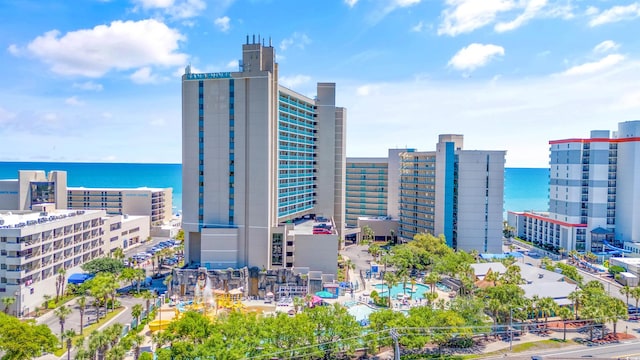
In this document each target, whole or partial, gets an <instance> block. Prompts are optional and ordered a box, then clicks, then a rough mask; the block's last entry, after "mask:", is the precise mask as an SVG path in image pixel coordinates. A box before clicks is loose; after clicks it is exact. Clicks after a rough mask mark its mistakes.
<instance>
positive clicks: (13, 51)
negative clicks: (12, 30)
mask: <svg viewBox="0 0 640 360" xmlns="http://www.w3.org/2000/svg"><path fill="white" fill-rule="evenodd" d="M7 51H8V52H9V53H10V54H11V55H13V56H18V55H20V49H19V48H18V46H17V45H16V44H11V45H9V47H8V48H7Z"/></svg>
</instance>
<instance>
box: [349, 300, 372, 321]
mask: <svg viewBox="0 0 640 360" xmlns="http://www.w3.org/2000/svg"><path fill="white" fill-rule="evenodd" d="M347 312H348V313H349V314H350V315H351V316H353V317H354V318H355V319H356V321H357V322H359V323H360V324H364V322H368V321H369V315H371V314H372V313H374V312H376V310H375V309H372V308H370V307H368V306H367V305H363V304H358V305H352V306H350V307H348V308H347Z"/></svg>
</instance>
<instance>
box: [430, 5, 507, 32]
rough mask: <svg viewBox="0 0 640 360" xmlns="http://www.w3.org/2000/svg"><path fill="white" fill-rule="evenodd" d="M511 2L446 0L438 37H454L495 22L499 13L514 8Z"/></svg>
mask: <svg viewBox="0 0 640 360" xmlns="http://www.w3.org/2000/svg"><path fill="white" fill-rule="evenodd" d="M515 6H516V5H515V3H514V2H513V1H512V0H482V1H478V0H446V8H445V9H444V10H443V11H442V17H443V20H442V23H441V24H440V27H439V28H438V35H450V36H456V35H459V34H464V33H468V32H471V31H473V30H475V29H478V28H481V27H483V26H486V25H488V24H490V23H492V22H494V21H495V19H496V16H497V14H498V13H500V12H504V11H509V10H512V9H513V8H514V7H515Z"/></svg>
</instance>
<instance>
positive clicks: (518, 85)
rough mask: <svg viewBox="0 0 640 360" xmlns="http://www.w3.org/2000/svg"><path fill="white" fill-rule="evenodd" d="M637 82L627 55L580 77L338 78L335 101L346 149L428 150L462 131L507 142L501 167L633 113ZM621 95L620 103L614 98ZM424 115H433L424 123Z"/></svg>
mask: <svg viewBox="0 0 640 360" xmlns="http://www.w3.org/2000/svg"><path fill="white" fill-rule="evenodd" d="M639 82H640V63H639V62H631V61H628V62H625V63H624V64H622V66H620V67H616V68H615V69H610V70H609V71H605V72H602V73H598V74H593V75H591V76H588V75H587V76H584V77H581V78H579V79H577V78H576V79H574V78H567V77H564V76H537V77H536V76H533V77H530V76H528V77H526V78H513V77H509V76H502V77H501V78H500V79H499V81H493V80H491V81H490V80H489V79H486V78H484V77H483V78H482V79H481V78H480V77H478V78H468V79H465V80H464V81H462V80H461V81H448V80H447V81H438V80H429V79H424V78H423V79H418V80H417V79H413V78H412V79H407V80H404V81H396V82H394V83H359V84H357V83H356V84H345V85H344V86H343V87H342V90H341V104H343V105H344V106H346V107H347V109H348V110H349V131H348V133H347V143H348V144H349V146H348V148H347V156H349V157H371V156H386V153H387V149H389V148H400V147H405V146H406V147H415V148H418V149H419V150H426V151H429V150H432V149H433V147H432V146H434V145H433V144H435V143H436V142H437V140H438V134H451V133H454V134H456V133H459V134H464V136H465V139H464V140H465V141H464V147H465V149H468V150H477V149H486V150H507V155H506V160H507V163H506V166H508V167H548V165H549V144H548V142H549V140H554V139H564V138H576V137H588V136H589V133H588V131H589V129H612V130H613V129H616V128H617V123H618V122H621V121H626V120H629V119H636V118H637V117H638V116H637V114H638V111H639V110H640V109H639V108H638V107H637V106H636V104H640V97H637V96H628V97H627V98H625V95H626V94H634V93H638V85H637V84H638V83H639ZM376 86H377V87H379V89H378V90H377V91H371V89H373V88H374V87H376ZM363 89H366V91H365V90H363ZM365 94H366V96H363V95H365ZM424 99H429V101H424ZM621 99H624V101H625V104H626V106H627V108H622V107H621V106H619V103H620V102H621ZM371 104H385V106H371ZM634 106H635V107H634ZM514 119H517V121H514ZM558 119H562V121H558ZM428 120H433V121H429V122H428V125H427V123H426V122H425V121H428ZM576 124H579V125H580V126H579V127H576ZM496 129H500V131H496ZM371 139H376V141H371ZM425 141H426V142H425Z"/></svg>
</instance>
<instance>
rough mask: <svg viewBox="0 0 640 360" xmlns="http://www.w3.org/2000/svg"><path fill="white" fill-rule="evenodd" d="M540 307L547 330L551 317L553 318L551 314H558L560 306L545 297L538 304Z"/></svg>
mask: <svg viewBox="0 0 640 360" xmlns="http://www.w3.org/2000/svg"><path fill="white" fill-rule="evenodd" d="M538 307H539V308H540V313H541V314H542V316H544V326H545V328H546V327H547V321H548V319H549V316H551V314H554V313H555V312H556V309H557V308H558V305H557V304H556V302H555V301H553V299H552V298H550V297H543V298H542V299H540V302H539V303H538Z"/></svg>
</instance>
